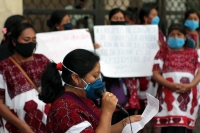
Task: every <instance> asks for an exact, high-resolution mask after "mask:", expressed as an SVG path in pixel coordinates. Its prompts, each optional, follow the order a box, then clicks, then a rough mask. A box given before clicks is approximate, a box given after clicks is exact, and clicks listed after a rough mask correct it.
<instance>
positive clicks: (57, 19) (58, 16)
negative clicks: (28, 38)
mask: <svg viewBox="0 0 200 133" xmlns="http://www.w3.org/2000/svg"><path fill="white" fill-rule="evenodd" d="M66 15H69V14H68V13H67V12H66V11H64V10H56V11H54V12H53V13H52V14H51V17H50V19H49V20H47V26H48V27H49V28H50V29H51V30H52V31H57V29H56V27H55V25H56V24H60V23H61V21H62V19H63V18H64V17H65V16H66Z"/></svg>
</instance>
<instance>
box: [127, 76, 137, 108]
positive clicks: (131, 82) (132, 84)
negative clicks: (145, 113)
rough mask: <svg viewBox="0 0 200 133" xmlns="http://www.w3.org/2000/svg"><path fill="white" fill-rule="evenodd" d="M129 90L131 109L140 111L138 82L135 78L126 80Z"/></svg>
mask: <svg viewBox="0 0 200 133" xmlns="http://www.w3.org/2000/svg"><path fill="white" fill-rule="evenodd" d="M124 80H125V83H126V86H127V89H128V90H129V92H130V98H129V99H128V104H129V107H130V108H135V109H140V103H139V98H138V89H137V87H136V86H137V81H136V79H135V78H125V79H124Z"/></svg>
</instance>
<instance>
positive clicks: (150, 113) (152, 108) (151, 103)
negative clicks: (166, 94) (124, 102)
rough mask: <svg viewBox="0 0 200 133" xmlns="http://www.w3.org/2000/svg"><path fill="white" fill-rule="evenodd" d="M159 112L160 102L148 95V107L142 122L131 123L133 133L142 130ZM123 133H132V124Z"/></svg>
mask: <svg viewBox="0 0 200 133" xmlns="http://www.w3.org/2000/svg"><path fill="white" fill-rule="evenodd" d="M158 110H159V100H158V99H156V98H155V97H153V96H152V95H150V94H148V93H147V106H146V108H145V110H144V112H143V113H142V120H141V121H138V122H133V123H131V125H132V129H133V133H137V132H138V131H139V130H141V129H142V128H143V127H144V126H145V125H146V124H147V123H148V122H149V121H150V120H151V119H152V118H153V117H154V116H155V115H156V114H157V113H158ZM122 133H132V132H131V127H130V124H127V125H126V126H125V127H124V129H123V130H122Z"/></svg>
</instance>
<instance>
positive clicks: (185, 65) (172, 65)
mask: <svg viewBox="0 0 200 133" xmlns="http://www.w3.org/2000/svg"><path fill="white" fill-rule="evenodd" d="M166 50H168V49H166V48H165V49H161V50H159V51H158V53H157V55H156V56H155V60H163V58H164V56H165V60H164V64H163V70H162V73H167V72H189V73H191V74H192V75H194V74H195V71H196V67H197V66H200V63H199V62H198V54H197V52H196V51H195V50H194V49H190V48H185V49H184V51H175V52H174V51H173V52H172V51H167V52H165V51H166ZM164 53H166V55H164ZM158 67H159V65H158V64H154V66H153V70H160V69H161V68H160V67H159V69H158Z"/></svg>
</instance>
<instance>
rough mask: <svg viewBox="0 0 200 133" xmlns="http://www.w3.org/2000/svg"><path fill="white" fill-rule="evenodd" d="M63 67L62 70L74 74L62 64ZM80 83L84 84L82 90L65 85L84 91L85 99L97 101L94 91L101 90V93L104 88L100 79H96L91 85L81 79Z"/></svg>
mask: <svg viewBox="0 0 200 133" xmlns="http://www.w3.org/2000/svg"><path fill="white" fill-rule="evenodd" d="M63 66H64V68H66V69H67V70H69V71H70V72H72V73H75V72H74V71H72V70H70V69H69V68H67V67H66V66H65V65H64V64H63ZM75 74H77V73H75ZM77 75H78V74H77ZM81 79H82V78H81ZM82 81H83V82H84V83H85V84H86V85H85V87H84V88H80V87H77V86H73V85H70V84H67V83H66V85H68V86H71V87H73V88H77V89H84V90H85V92H86V97H87V98H89V99H91V100H96V99H99V97H98V96H97V95H96V94H95V91H96V90H97V89H101V90H102V91H104V88H105V87H104V84H103V82H102V80H101V78H98V79H97V80H95V81H94V82H92V83H87V82H86V81H85V80H84V79H82Z"/></svg>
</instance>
